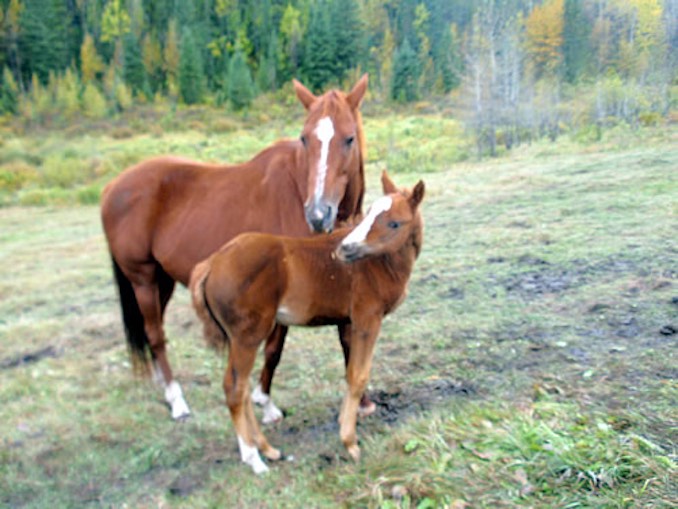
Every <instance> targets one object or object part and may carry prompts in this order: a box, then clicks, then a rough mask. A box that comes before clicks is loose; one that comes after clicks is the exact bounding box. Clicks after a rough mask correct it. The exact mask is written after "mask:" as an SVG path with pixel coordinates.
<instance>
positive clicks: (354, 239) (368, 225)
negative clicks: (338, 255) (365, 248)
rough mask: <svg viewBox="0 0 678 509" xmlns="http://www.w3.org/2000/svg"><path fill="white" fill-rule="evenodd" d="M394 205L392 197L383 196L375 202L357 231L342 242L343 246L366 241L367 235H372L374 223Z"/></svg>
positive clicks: (356, 228)
mask: <svg viewBox="0 0 678 509" xmlns="http://www.w3.org/2000/svg"><path fill="white" fill-rule="evenodd" d="M392 205H393V198H391V197H390V196H382V197H381V198H379V199H378V200H377V201H375V202H374V203H373V204H372V206H371V207H370V210H368V211H367V215H366V216H365V218H364V219H363V220H362V221H361V222H360V224H359V225H358V226H356V227H355V229H354V230H353V231H352V232H351V233H349V234H348V235H347V236H346V238H345V239H344V240H343V241H342V242H341V245H342V246H351V245H355V244H360V243H362V242H364V241H365V239H366V238H367V234H368V233H370V230H371V229H372V225H373V224H374V221H376V219H377V217H379V214H381V213H383V212H386V211H387V210H390V209H391V206H392Z"/></svg>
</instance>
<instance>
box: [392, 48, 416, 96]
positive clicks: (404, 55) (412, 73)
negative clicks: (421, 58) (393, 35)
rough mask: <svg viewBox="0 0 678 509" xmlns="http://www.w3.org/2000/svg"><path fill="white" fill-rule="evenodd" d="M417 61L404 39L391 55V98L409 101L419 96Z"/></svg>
mask: <svg viewBox="0 0 678 509" xmlns="http://www.w3.org/2000/svg"><path fill="white" fill-rule="evenodd" d="M418 81H419V62H418V59H417V54H416V53H415V52H414V50H413V49H412V45H411V44H410V42H409V40H408V39H405V40H404V41H403V43H402V44H401V45H400V47H399V48H398V49H397V50H396V52H395V55H394V56H393V75H392V77H391V99H393V100H394V101H399V102H410V101H414V100H415V99H417V97H418V96H419V90H418Z"/></svg>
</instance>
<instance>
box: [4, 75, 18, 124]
mask: <svg viewBox="0 0 678 509" xmlns="http://www.w3.org/2000/svg"><path fill="white" fill-rule="evenodd" d="M18 105H19V87H18V86H17V84H16V81H15V80H14V76H13V75H12V71H10V70H9V67H5V68H4V69H3V70H2V82H1V83H0V114H4V113H10V114H14V113H16V112H17V110H18Z"/></svg>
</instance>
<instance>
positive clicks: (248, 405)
mask: <svg viewBox="0 0 678 509" xmlns="http://www.w3.org/2000/svg"><path fill="white" fill-rule="evenodd" d="M256 355H257V347H256V346H254V345H251V346H250V345H246V344H241V342H239V341H238V339H237V338H236V337H231V342H230V351H229V355H228V366H227V367H226V373H225V375H224V393H225V394H226V403H227V405H228V409H229V411H230V413H231V419H232V420H233V426H234V427H235V430H236V433H237V436H238V446H239V448H240V457H241V459H242V461H243V462H244V463H247V464H248V465H249V466H250V467H252V470H254V473H255V474H263V473H265V472H267V471H268V467H267V466H266V464H265V463H264V462H263V461H262V459H261V456H259V450H260V449H261V451H262V452H263V453H264V454H265V455H266V456H267V457H270V458H271V459H278V458H279V457H280V452H279V451H278V450H276V449H274V448H273V447H271V446H270V445H269V443H268V441H267V440H266V438H265V437H264V435H263V434H262V433H261V431H260V430H259V427H258V425H257V422H256V419H255V418H254V411H253V410H252V401H251V399H250V394H249V375H250V372H251V371H252V366H253V365H254V359H255V357H256Z"/></svg>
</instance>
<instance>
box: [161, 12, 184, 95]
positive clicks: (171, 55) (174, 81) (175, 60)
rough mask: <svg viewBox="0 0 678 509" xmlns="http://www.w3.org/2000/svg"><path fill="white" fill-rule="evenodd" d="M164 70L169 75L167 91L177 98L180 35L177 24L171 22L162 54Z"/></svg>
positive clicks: (173, 21)
mask: <svg viewBox="0 0 678 509" xmlns="http://www.w3.org/2000/svg"><path fill="white" fill-rule="evenodd" d="M162 58H163V70H164V71H165V74H166V75H167V90H168V92H169V94H170V95H171V96H173V97H176V96H177V94H178V93H179V59H180V53H179V35H178V33H177V22H176V21H175V20H173V19H172V20H170V22H169V24H168V28H167V35H166V37H165V48H164V50H163V54H162Z"/></svg>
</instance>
